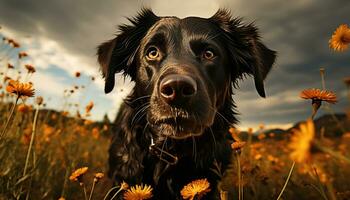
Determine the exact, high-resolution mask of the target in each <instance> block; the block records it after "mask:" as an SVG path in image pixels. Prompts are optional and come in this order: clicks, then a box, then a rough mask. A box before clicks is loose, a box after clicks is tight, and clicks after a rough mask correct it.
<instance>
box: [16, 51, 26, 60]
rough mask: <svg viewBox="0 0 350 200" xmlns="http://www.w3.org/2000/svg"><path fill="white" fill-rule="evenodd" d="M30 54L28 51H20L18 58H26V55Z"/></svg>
mask: <svg viewBox="0 0 350 200" xmlns="http://www.w3.org/2000/svg"><path fill="white" fill-rule="evenodd" d="M27 56H28V54H27V53H26V52H19V53H18V58H19V59H21V58H24V57H27Z"/></svg>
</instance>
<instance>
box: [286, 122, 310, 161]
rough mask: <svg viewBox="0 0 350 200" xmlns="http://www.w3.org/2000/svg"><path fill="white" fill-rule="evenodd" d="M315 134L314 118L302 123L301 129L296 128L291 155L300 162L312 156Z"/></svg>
mask: <svg viewBox="0 0 350 200" xmlns="http://www.w3.org/2000/svg"><path fill="white" fill-rule="evenodd" d="M314 136H315V125H314V123H313V121H312V119H311V118H310V119H308V120H307V121H306V122H305V123H302V124H300V126H299V130H294V133H293V136H292V141H291V143H290V145H289V147H290V148H291V149H292V152H291V154H290V157H291V158H292V159H293V160H294V161H295V162H298V163H302V162H304V161H306V160H308V159H309V158H310V149H311V146H312V140H313V138H314Z"/></svg>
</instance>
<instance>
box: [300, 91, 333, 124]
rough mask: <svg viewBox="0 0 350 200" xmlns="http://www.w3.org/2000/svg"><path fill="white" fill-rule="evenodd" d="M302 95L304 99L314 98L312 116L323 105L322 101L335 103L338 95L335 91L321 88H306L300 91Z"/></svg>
mask: <svg viewBox="0 0 350 200" xmlns="http://www.w3.org/2000/svg"><path fill="white" fill-rule="evenodd" d="M300 97H301V98H303V99H311V100H312V102H311V103H312V108H313V112H312V118H313V117H314V116H315V115H316V113H317V111H318V109H319V108H320V107H321V104H322V101H326V102H328V103H331V104H334V103H336V102H337V96H336V95H335V93H333V92H330V91H326V90H320V89H314V88H313V89H306V90H303V91H302V92H301V93H300Z"/></svg>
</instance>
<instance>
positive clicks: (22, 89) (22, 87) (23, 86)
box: [6, 80, 34, 97]
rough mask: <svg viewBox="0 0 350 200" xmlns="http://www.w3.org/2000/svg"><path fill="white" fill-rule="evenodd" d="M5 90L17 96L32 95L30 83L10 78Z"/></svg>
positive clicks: (32, 90)
mask: <svg viewBox="0 0 350 200" xmlns="http://www.w3.org/2000/svg"><path fill="white" fill-rule="evenodd" d="M6 91H7V92H9V93H12V94H16V95H17V96H18V97H22V96H24V97H32V96H34V89H33V88H32V84H30V83H20V82H19V81H15V80H10V82H9V84H8V86H7V87H6Z"/></svg>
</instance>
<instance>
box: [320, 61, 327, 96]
mask: <svg viewBox="0 0 350 200" xmlns="http://www.w3.org/2000/svg"><path fill="white" fill-rule="evenodd" d="M324 72H325V69H324V68H323V67H321V68H320V74H321V81H322V89H323V90H325V89H326V81H325V80H324Z"/></svg>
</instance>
